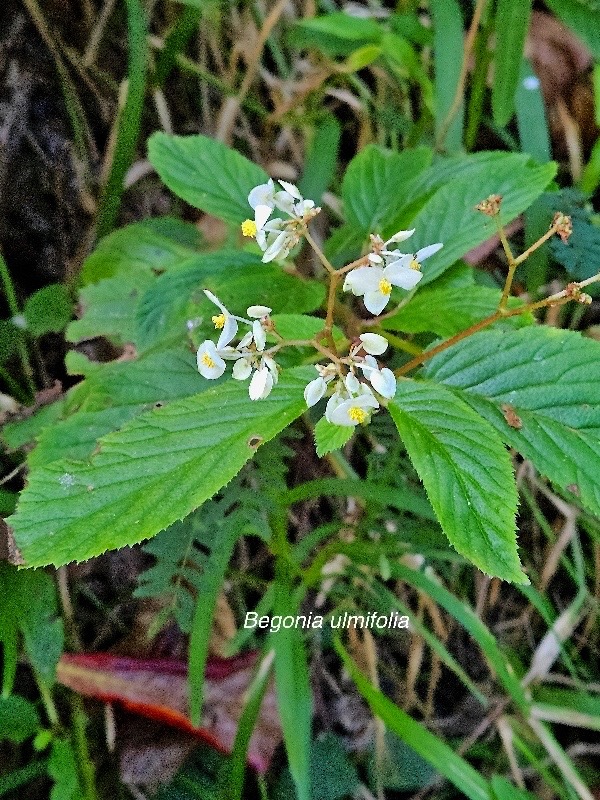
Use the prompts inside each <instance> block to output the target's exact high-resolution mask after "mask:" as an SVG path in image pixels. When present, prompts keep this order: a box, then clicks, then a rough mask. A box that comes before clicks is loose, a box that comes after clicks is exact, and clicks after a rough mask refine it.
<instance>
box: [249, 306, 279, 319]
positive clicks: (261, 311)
mask: <svg viewBox="0 0 600 800" xmlns="http://www.w3.org/2000/svg"><path fill="white" fill-rule="evenodd" d="M272 310H273V309H272V308H269V306H248V308H247V310H246V314H248V316H249V317H250V318H251V319H260V318H261V317H267V316H268V315H269V314H270V313H271V311H272Z"/></svg>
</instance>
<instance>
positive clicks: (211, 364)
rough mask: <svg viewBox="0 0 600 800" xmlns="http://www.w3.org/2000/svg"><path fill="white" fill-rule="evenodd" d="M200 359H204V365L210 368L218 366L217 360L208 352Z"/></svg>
mask: <svg viewBox="0 0 600 800" xmlns="http://www.w3.org/2000/svg"><path fill="white" fill-rule="evenodd" d="M200 361H202V363H203V364H204V366H205V367H208V368H209V369H213V367H216V366H217V365H216V364H215V362H214V361H213V360H212V358H211V357H210V356H209V355H208V353H202V357H201V358H200Z"/></svg>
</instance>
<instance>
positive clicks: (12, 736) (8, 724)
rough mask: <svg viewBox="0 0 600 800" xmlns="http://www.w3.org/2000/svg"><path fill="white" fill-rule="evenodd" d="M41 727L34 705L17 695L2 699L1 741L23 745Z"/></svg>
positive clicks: (0, 715)
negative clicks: (6, 740) (5, 740)
mask: <svg viewBox="0 0 600 800" xmlns="http://www.w3.org/2000/svg"><path fill="white" fill-rule="evenodd" d="M40 727H41V723H40V718H39V716H38V713H37V711H36V710H35V706H34V705H33V703H30V702H29V700H25V698H24V697H20V696H19V695H17V694H13V695H11V696H10V697H0V741H2V740H3V739H8V741H9V742H13V743H14V744H22V743H23V742H24V741H25V740H26V739H29V737H30V736H33V735H34V734H35V733H37V731H38V729H39V728H40Z"/></svg>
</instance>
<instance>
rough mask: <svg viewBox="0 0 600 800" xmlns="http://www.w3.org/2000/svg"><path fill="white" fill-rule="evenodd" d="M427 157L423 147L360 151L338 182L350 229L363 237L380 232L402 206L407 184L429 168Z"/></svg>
mask: <svg viewBox="0 0 600 800" xmlns="http://www.w3.org/2000/svg"><path fill="white" fill-rule="evenodd" d="M431 157H432V154H431V151H430V150H429V149H428V148H426V147H419V148H417V149H415V150H405V151H404V152H402V153H394V152H392V151H391V150H384V149H383V148H381V147H378V146H377V145H374V144H370V145H367V147H365V148H364V149H363V150H361V151H360V153H359V154H358V155H357V156H355V157H354V158H353V159H352V161H351V162H350V164H349V165H348V169H347V170H346V174H345V175H344V179H343V181H342V197H343V200H344V209H345V212H346V218H347V221H348V222H349V223H350V225H351V226H358V227H359V228H360V230H361V231H363V233H364V234H365V235H366V234H368V233H375V232H377V231H380V230H381V228H382V226H384V225H385V222H386V221H388V222H389V218H390V217H394V216H396V215H397V213H398V211H399V209H400V208H401V207H402V206H403V205H404V204H405V202H406V194H407V192H409V191H410V189H409V187H410V183H411V181H412V180H413V179H414V178H416V176H417V175H419V173H421V172H422V171H423V170H424V169H425V168H426V167H428V166H429V164H430V163H431ZM394 233H395V231H394Z"/></svg>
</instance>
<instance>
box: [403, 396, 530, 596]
mask: <svg viewBox="0 0 600 800" xmlns="http://www.w3.org/2000/svg"><path fill="white" fill-rule="evenodd" d="M389 410H390V413H391V415H392V419H393V420H394V422H395V423H396V427H397V428H398V432H399V434H400V437H401V439H402V441H403V442H404V445H405V446H406V450H407V452H408V455H409V456H410V459H411V461H412V462H413V465H414V467H415V469H416V470H417V472H418V474H419V477H420V478H421V480H422V481H423V485H424V486H425V490H426V491H427V495H428V497H429V500H430V502H431V505H432V506H433V509H434V511H435V513H436V516H437V518H438V519H439V521H440V524H441V526H442V529H443V531H444V533H445V534H446V536H447V537H448V539H449V540H450V542H451V544H452V545H454V547H455V548H456V549H457V550H458V552H459V553H461V554H462V555H464V556H466V557H467V558H468V559H470V560H471V561H472V562H473V563H474V564H475V565H476V566H478V567H479V569H481V570H482V571H483V572H486V573H487V574H490V575H496V576H498V577H500V578H503V579H504V580H508V581H515V582H517V583H526V582H527V579H526V577H525V575H524V574H523V572H522V571H521V565H520V563H519V556H518V552H517V542H516V535H515V514H516V510H517V500H518V498H517V490H516V486H515V481H514V476H513V471H512V465H511V462H510V458H509V455H508V453H507V451H506V449H505V447H504V446H503V444H502V442H501V440H500V438H499V437H498V436H497V434H496V433H495V432H494V430H493V428H492V427H491V426H490V425H488V424H487V423H486V422H485V421H484V420H483V419H481V418H480V417H479V416H478V415H477V414H476V413H474V412H473V411H472V409H470V408H469V406H468V405H467V404H466V403H464V402H463V401H461V400H459V399H458V398H456V397H455V396H453V394H452V392H450V391H448V390H447V389H445V388H444V387H442V386H439V385H436V384H434V383H430V382H426V383H425V382H417V381H413V380H403V381H401V382H400V383H399V385H398V391H397V392H396V397H395V399H394V400H393V401H392V402H391V403H390V404H389Z"/></svg>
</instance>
